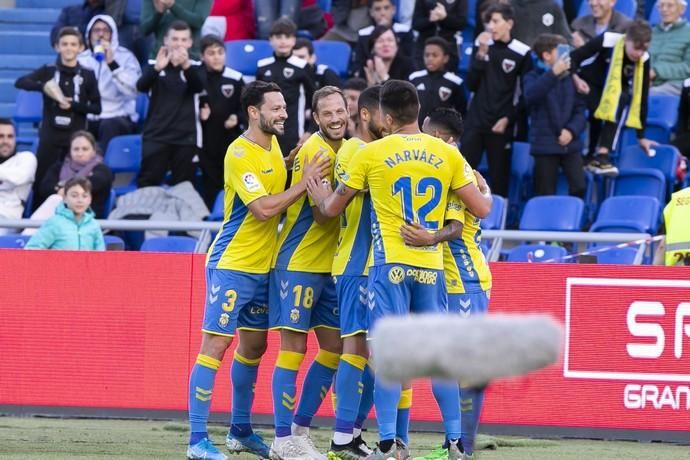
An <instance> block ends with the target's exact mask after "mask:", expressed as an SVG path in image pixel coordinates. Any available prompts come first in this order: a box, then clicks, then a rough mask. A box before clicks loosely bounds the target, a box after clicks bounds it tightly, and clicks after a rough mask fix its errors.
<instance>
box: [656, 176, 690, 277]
mask: <svg viewBox="0 0 690 460" xmlns="http://www.w3.org/2000/svg"><path fill="white" fill-rule="evenodd" d="M689 221H690V187H686V188H684V189H683V190H679V191H678V192H676V193H674V194H673V195H671V201H669V203H668V204H667V205H666V207H665V208H664V226H665V228H666V238H665V239H664V242H663V244H661V245H659V246H660V247H659V250H661V249H662V248H663V251H664V252H663V253H662V254H658V255H659V256H662V255H663V265H667V266H686V267H687V266H690V225H688V222H689ZM659 252H660V251H659ZM659 258H660V257H659ZM656 259H657V257H655V264H657V263H659V264H661V263H660V261H657V260H656Z"/></svg>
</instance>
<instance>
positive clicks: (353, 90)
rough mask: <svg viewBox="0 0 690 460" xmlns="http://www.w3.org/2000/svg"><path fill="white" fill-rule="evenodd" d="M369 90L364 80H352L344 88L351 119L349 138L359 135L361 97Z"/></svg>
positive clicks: (348, 124) (348, 128) (348, 123)
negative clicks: (363, 92)
mask: <svg viewBox="0 0 690 460" xmlns="http://www.w3.org/2000/svg"><path fill="white" fill-rule="evenodd" d="M365 89H367V82H366V80H364V79H363V78H357V77H354V78H350V79H348V80H347V81H346V82H345V85H344V86H343V93H344V94H345V100H346V101H347V111H348V112H349V113H350V119H349V120H348V122H347V137H348V138H350V137H355V136H356V135H357V125H358V124H359V110H358V107H359V95H360V94H362V91H364V90H365Z"/></svg>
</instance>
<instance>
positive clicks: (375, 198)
mask: <svg viewBox="0 0 690 460" xmlns="http://www.w3.org/2000/svg"><path fill="white" fill-rule="evenodd" d="M380 107H381V117H382V120H383V125H384V127H385V130H386V131H387V132H389V133H391V134H390V135H388V136H386V137H384V138H383V139H380V140H378V141H375V142H372V143H370V144H367V145H366V146H365V147H364V148H362V149H360V150H359V151H358V152H357V153H356V154H355V155H354V157H353V158H352V161H351V162H350V165H349V167H348V169H347V171H345V173H344V174H343V175H340V176H339V178H338V180H339V184H338V187H337V188H336V190H335V192H333V191H332V188H331V187H330V184H322V183H321V182H320V181H318V180H313V179H309V180H308V181H307V184H308V185H307V189H308V191H309V195H310V196H311V197H312V199H313V200H314V202H315V203H316V204H317V206H318V208H319V210H320V212H321V213H322V214H323V215H325V216H328V217H332V216H337V215H339V214H340V213H342V211H343V210H344V209H345V207H346V206H347V203H348V202H349V200H350V199H351V198H352V197H354V196H355V195H356V194H357V193H358V192H359V191H362V190H364V189H365V188H366V187H368V189H369V194H370V196H371V203H372V225H371V234H372V251H373V261H372V264H371V266H370V268H369V283H368V298H367V300H368V303H369V309H370V313H369V320H370V328H372V327H375V323H376V321H377V319H379V318H381V317H383V316H389V315H406V314H408V313H410V312H415V313H427V312H429V313H430V312H444V311H447V299H446V288H445V279H444V274H443V251H442V245H439V244H435V245H432V246H426V247H421V248H420V247H411V246H408V245H406V244H405V242H404V241H403V239H402V236H401V234H400V227H402V226H404V225H405V223H407V222H416V223H418V224H420V225H421V226H423V227H424V228H426V229H427V230H430V231H434V232H435V231H439V230H441V226H442V224H443V222H444V217H445V211H446V206H447V198H448V192H449V191H450V190H453V191H454V194H455V195H456V196H457V197H458V199H460V200H461V201H462V202H463V203H465V204H466V205H467V206H468V208H469V209H470V211H471V212H472V213H473V214H474V215H476V216H478V217H484V216H486V215H488V213H489V212H490V210H491V202H492V201H491V194H490V192H489V191H488V189H486V190H484V191H483V192H482V191H480V189H479V188H477V186H476V185H474V183H473V182H472V177H473V173H472V168H470V166H469V164H467V162H466V161H465V160H464V158H463V157H462V156H461V155H460V153H459V151H458V150H457V149H456V148H454V147H451V146H449V145H447V144H446V143H444V142H443V141H442V140H440V139H436V138H433V137H431V136H429V135H427V134H423V133H421V132H420V131H419V126H418V124H417V117H418V114H419V97H418V95H417V91H416V89H415V87H414V86H413V85H412V84H411V83H409V82H407V81H401V80H389V81H387V82H386V83H385V84H384V85H383V87H382V89H381V97H380ZM375 388H376V389H375V405H376V413H377V421H378V426H379V437H380V439H381V441H380V442H379V444H378V447H377V448H376V450H375V451H374V453H373V454H372V455H373V457H372V458H374V459H378V458H381V459H383V458H389V457H391V456H396V454H397V449H396V444H395V428H396V417H397V406H398V401H399V399H400V392H401V387H400V385H399V384H398V385H388V384H385V383H381V382H379V381H377V382H376V384H375ZM447 396H448V399H447V400H446V401H445V402H444V403H443V404H442V403H441V402H440V401H439V404H440V405H441V404H442V405H443V406H445V407H446V408H452V406H454V405H455V404H457V405H456V406H455V407H456V408H459V397H458V393H457V387H456V390H455V393H454V394H448V395H447ZM453 398H454V401H453ZM441 410H442V412H443V410H444V407H441ZM444 425H445V431H446V438H447V444H446V445H447V448H448V455H449V458H460V457H461V456H462V446H461V445H460V444H459V437H460V420H459V414H458V416H457V419H454V420H450V419H446V418H445V417H444Z"/></svg>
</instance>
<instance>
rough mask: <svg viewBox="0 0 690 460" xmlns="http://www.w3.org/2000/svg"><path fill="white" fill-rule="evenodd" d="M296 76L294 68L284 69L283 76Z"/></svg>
mask: <svg viewBox="0 0 690 460" xmlns="http://www.w3.org/2000/svg"><path fill="white" fill-rule="evenodd" d="M294 74H295V69H293V68H292V67H285V68H284V69H283V76H284V77H285V78H292V76H293V75H294Z"/></svg>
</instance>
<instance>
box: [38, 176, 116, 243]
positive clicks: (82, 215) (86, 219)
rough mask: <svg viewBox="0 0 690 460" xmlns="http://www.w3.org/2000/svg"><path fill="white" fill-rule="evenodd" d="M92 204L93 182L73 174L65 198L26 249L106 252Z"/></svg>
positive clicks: (67, 184)
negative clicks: (91, 207)
mask: <svg viewBox="0 0 690 460" xmlns="http://www.w3.org/2000/svg"><path fill="white" fill-rule="evenodd" d="M89 206H91V182H89V180H88V179H87V178H85V177H73V178H72V179H70V180H68V181H67V182H66V183H65V201H64V203H61V204H60V205H59V206H58V207H57V209H56V210H55V215H54V216H53V217H51V218H50V219H48V220H47V221H46V222H45V223H44V224H43V225H41V228H39V229H38V232H36V233H35V234H34V235H33V236H32V237H31V238H30V239H29V241H27V243H26V246H25V248H26V249H63V250H68V251H81V250H84V251H104V250H105V241H104V239H103V233H102V232H101V226H100V225H98V222H96V220H95V218H94V214H93V211H92V210H91V209H90V208H89Z"/></svg>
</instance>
